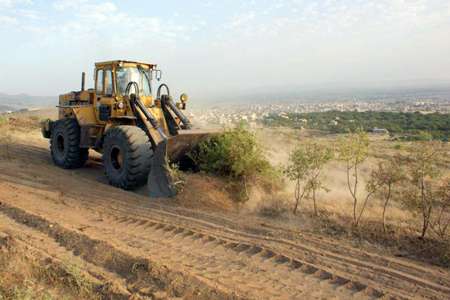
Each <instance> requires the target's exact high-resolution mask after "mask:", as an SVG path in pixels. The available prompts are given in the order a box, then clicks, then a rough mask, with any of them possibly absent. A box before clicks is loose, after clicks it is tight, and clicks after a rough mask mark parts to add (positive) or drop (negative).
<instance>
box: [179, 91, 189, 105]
mask: <svg viewBox="0 0 450 300" xmlns="http://www.w3.org/2000/svg"><path fill="white" fill-rule="evenodd" d="M188 99H189V97H188V95H187V94H184V93H183V94H181V96H180V101H181V102H182V103H186V102H187V101H188Z"/></svg>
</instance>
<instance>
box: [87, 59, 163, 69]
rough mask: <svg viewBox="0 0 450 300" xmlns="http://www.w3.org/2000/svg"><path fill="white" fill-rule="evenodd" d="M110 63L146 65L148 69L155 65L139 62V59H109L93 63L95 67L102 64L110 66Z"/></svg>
mask: <svg viewBox="0 0 450 300" xmlns="http://www.w3.org/2000/svg"><path fill="white" fill-rule="evenodd" d="M111 65H116V66H120V65H141V66H147V67H149V68H150V69H152V68H154V67H156V65H154V64H149V63H144V62H139V61H131V60H111V61H103V62H98V63H95V67H97V68H98V67H104V66H111Z"/></svg>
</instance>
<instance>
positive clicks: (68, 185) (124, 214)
mask: <svg viewBox="0 0 450 300" xmlns="http://www.w3.org/2000/svg"><path fill="white" fill-rule="evenodd" d="M12 135H13V138H11V139H8V140H4V141H3V142H2V144H0V202H1V204H0V240H1V242H0V249H1V251H2V252H0V253H1V254H2V255H5V256H6V255H9V256H11V257H13V258H15V259H17V258H24V259H25V261H35V262H36V264H37V265H38V266H40V267H42V266H44V267H45V269H46V270H51V271H52V272H53V273H54V274H56V275H55V276H53V277H51V276H50V277H51V280H48V278H47V277H48V276H47V277H45V276H44V279H45V280H41V281H36V283H35V285H33V286H32V288H33V289H36V290H38V289H39V288H41V289H45V287H46V285H48V284H50V283H51V286H52V287H53V288H52V290H51V291H50V294H51V295H53V296H54V297H55V298H58V295H61V294H64V295H69V298H70V295H74V298H77V296H78V298H104V299H171V298H178V299H180V298H182V299H241V298H242V299H352V298H353V299H376V298H383V299H390V298H397V299H412V298H414V299H416V298H428V299H449V298H450V272H449V270H446V269H442V268H438V267H434V266H430V265H427V264H424V263H419V262H416V261H413V260H408V259H405V258H398V257H393V256H389V255H383V254H380V253H379V252H377V251H373V252H369V251H364V250H360V249H357V248H354V247H352V246H350V245H349V244H346V243H345V242H342V241H338V240H334V239H330V238H325V237H323V236H316V235H314V234H311V233H305V232H301V231H292V230H288V229H287V228H284V227H282V226H281V227H280V226H273V225H272V223H270V222H266V221H265V220H263V219H258V218H256V217H254V216H250V215H247V214H244V213H242V212H241V213H239V212H238V211H237V210H236V209H235V207H233V204H232V203H231V200H230V199H228V198H227V197H228V196H227V195H226V193H224V192H221V191H220V183H219V182H217V181H216V180H215V179H207V180H203V178H202V177H201V176H200V175H192V176H188V179H187V180H188V184H187V185H186V187H185V189H186V191H185V193H182V194H181V195H180V196H179V197H178V198H177V199H174V200H162V199H161V200H150V199H148V198H147V197H146V196H145V195H143V194H144V193H143V192H142V191H140V192H139V193H132V192H125V191H122V190H119V189H116V188H113V187H111V186H109V185H107V184H106V180H105V176H104V175H103V170H102V166H101V162H100V161H99V160H98V156H96V155H92V159H91V160H90V161H89V162H88V164H87V166H86V167H85V168H83V169H80V170H75V171H68V170H62V169H59V168H57V167H55V166H54V165H53V164H52V162H51V158H50V154H49V151H48V144H47V141H46V140H44V139H41V138H40V137H39V133H38V132H37V131H36V130H34V131H31V132H28V131H15V132H13V133H12ZM189 182H190V184H189ZM202 183H205V184H206V187H205V186H203V184H202ZM216 198H220V199H219V200H214V199H216ZM211 199H212V200H211ZM211 201H212V202H211ZM207 203H210V204H209V206H208V205H207ZM211 203H212V204H211ZM203 207H206V208H205V209H204V208H203ZM67 262H70V265H76V266H77V267H76V268H77V270H78V271H77V272H75V273H76V274H75V275H76V276H75V275H74V272H67V269H68V268H67ZM69 269H70V268H69ZM80 274H81V275H80ZM19 275H20V274H19ZM19 275H17V276H18V277H20V276H19ZM64 278H66V279H64ZM80 278H81V279H82V280H80ZM12 282H14V280H13V281H12ZM49 282H50V283H49ZM80 282H81V283H80ZM68 283H71V284H68ZM0 284H7V283H4V282H0ZM84 286H88V287H89V289H88V290H89V291H84V290H85V289H83V287H84ZM2 291H3V293H4V294H5V295H4V296H5V297H8V294H7V293H6V292H5V291H4V290H2V289H0V298H1V293H2ZM83 291H84V292H83ZM83 293H84V294H83Z"/></svg>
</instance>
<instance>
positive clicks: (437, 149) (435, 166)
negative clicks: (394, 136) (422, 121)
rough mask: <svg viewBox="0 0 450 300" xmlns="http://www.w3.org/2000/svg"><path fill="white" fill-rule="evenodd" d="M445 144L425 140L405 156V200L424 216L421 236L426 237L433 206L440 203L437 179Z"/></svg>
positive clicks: (439, 175) (410, 207) (439, 174)
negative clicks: (406, 171) (406, 169)
mask: <svg viewBox="0 0 450 300" xmlns="http://www.w3.org/2000/svg"><path fill="white" fill-rule="evenodd" d="M443 150H444V148H443V144H442V143H441V142H423V143H420V145H417V144H416V145H415V146H413V147H410V148H409V149H408V156H407V157H405V158H404V160H405V161H406V165H407V168H408V174H407V176H408V177H407V181H406V182H407V183H408V186H406V188H405V191H404V195H405V196H404V197H403V202H404V204H405V205H406V206H407V207H408V208H409V209H412V210H413V211H416V212H419V213H420V214H421V216H422V230H421V238H424V237H425V235H426V233H427V231H428V228H429V227H430V224H431V221H432V215H433V208H434V207H435V206H436V205H437V203H438V196H439V186H438V185H437V181H438V180H439V178H440V177H441V175H442V173H441V170H440V165H442V164H443V163H444V160H443V157H444V156H443V155H442V153H444V152H443Z"/></svg>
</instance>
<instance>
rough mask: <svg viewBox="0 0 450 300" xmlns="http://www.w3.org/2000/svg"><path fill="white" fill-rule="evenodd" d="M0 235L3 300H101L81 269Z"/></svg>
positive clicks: (0, 282)
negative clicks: (23, 247) (39, 254)
mask: <svg viewBox="0 0 450 300" xmlns="http://www.w3.org/2000/svg"><path fill="white" fill-rule="evenodd" d="M35 254H36V253H32V252H30V251H27V250H24V249H22V248H21V247H19V246H18V245H17V244H16V242H15V240H14V239H13V238H11V237H9V236H8V235H4V234H1V235H0V299H1V300H3V299H5V300H6V299H11V300H28V299H30V300H31V299H42V300H50V299H99V298H100V295H99V294H97V293H96V292H95V291H94V288H93V285H92V284H91V283H90V282H89V281H88V280H87V279H86V278H85V277H84V275H83V274H82V272H81V271H80V268H78V267H77V266H76V265H73V264H71V263H69V262H67V263H61V262H56V261H53V260H52V259H50V258H46V259H44V258H43V257H40V256H38V255H35Z"/></svg>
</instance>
